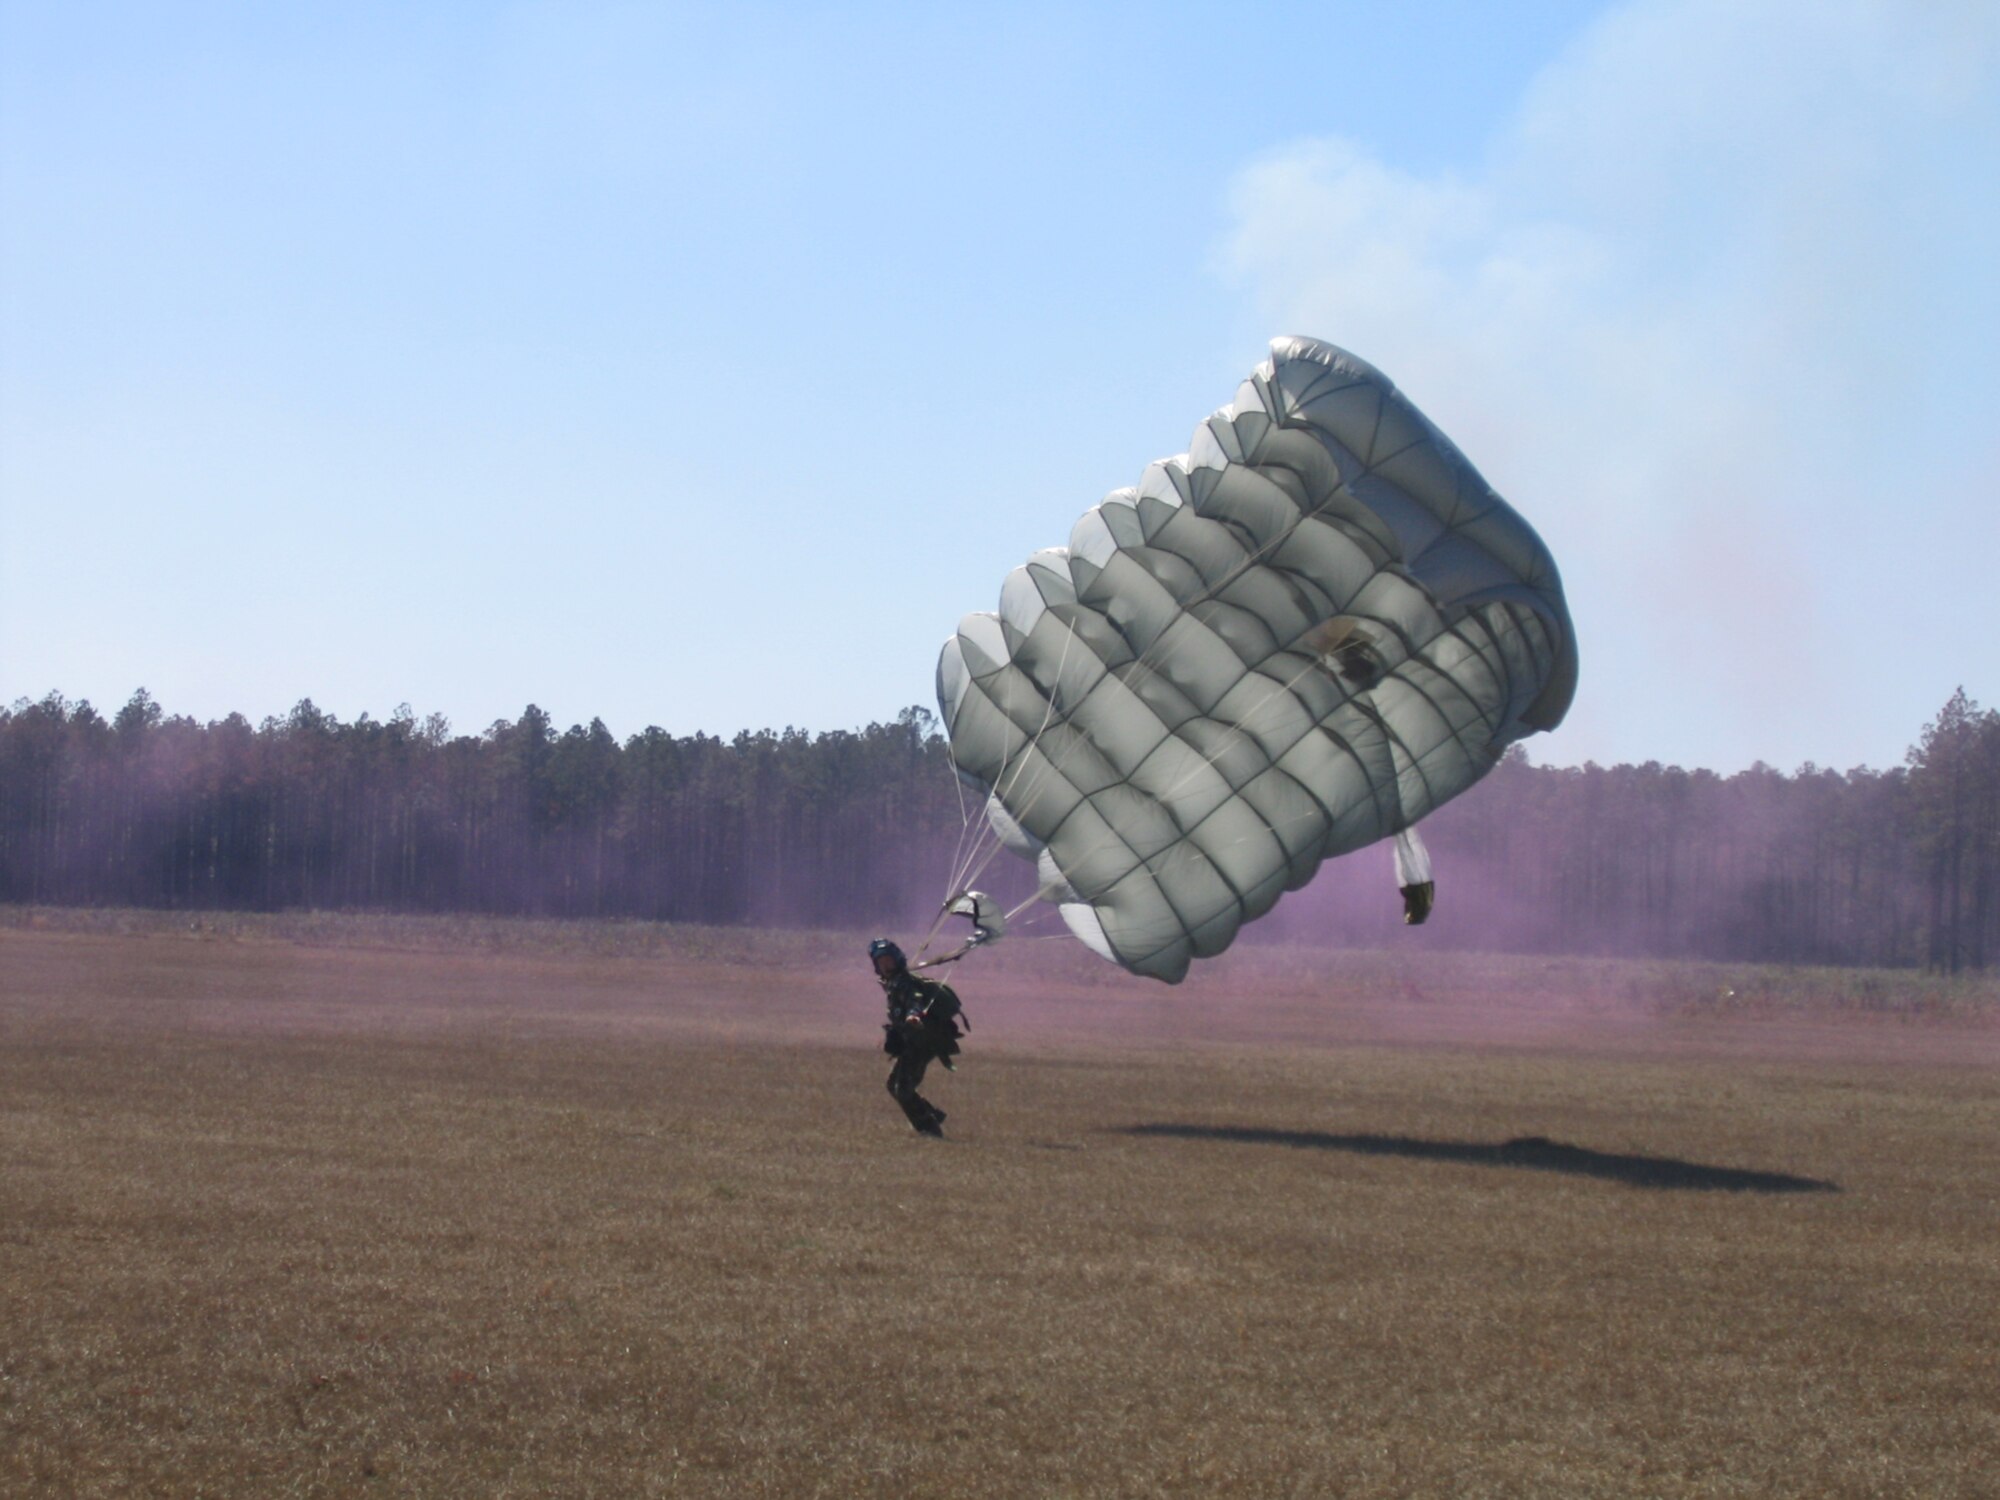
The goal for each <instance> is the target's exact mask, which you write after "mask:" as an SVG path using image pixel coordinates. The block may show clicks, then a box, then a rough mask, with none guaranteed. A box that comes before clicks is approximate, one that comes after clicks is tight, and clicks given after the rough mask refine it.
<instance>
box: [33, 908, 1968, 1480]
mask: <svg viewBox="0 0 2000 1500" xmlns="http://www.w3.org/2000/svg"><path fill="white" fill-rule="evenodd" d="M978 965H979V966H978V967H971V966H968V971H967V972H965V973H964V974H963V975H962V984H961V988H962V990H963V992H964V994H965V995H966V998H967V1001H968V1005H969V1008H970V1010H971V1014H972V1018H973V1022H974V1025H975V1030H974V1033H973V1035H972V1037H971V1039H970V1042H969V1045H968V1049H967V1056H966V1058H965V1060H964V1065H963V1066H962V1068H961V1070H960V1071H959V1073H958V1074H957V1075H956V1076H951V1077H945V1076H941V1075H938V1082H937V1086H936V1087H935V1088H934V1089H931V1090H929V1092H931V1093H932V1095H933V1097H934V1098H936V1099H937V1100H938V1102H939V1103H940V1104H942V1105H943V1106H944V1107H945V1108H946V1109H947V1110H949V1111H950V1112H951V1117H952V1118H951V1123H950V1125H949V1126H948V1127H947V1129H948V1131H949V1135H950V1139H948V1140H945V1141H942V1142H937V1141H929V1140H925V1139H922V1138H920V1137H918V1136H916V1135H914V1134H912V1133H910V1132H909V1131H908V1130H907V1128H906V1127H904V1126H903V1125H902V1122H901V1119H900V1117H899V1116H898V1115H897V1114H896V1112H895V1110H894V1108H893V1106H892V1104H891V1102H890V1101H889V1099H888V1098H887V1097H886V1096H885V1095H884V1093H883V1092H882V1079H883V1076H884V1074H885V1073H886V1060H885V1059H883V1058H881V1057H880V1056H879V1054H878V1053H877V1051H876V1047H875V1041H876V1037H877V1035H878V1034H877V1032H876V1031H875V1026H876V1022H877V1019H878V1016H877V1012H878V1010H879V1002H878V999H877V996H876V994H875V991H874V987H873V985H872V983H871V982H870V980H869V977H868V974H867V970H866V966H865V961H864V960H863V959H862V958H861V957H860V954H859V952H858V948H857V946H856V944H854V943H853V941H852V940H849V939H839V938H832V937H824V936H812V935H783V934H744V933H720V934H719V933H713V932H710V933H703V932H698V931H687V930H665V929H658V928H646V927H637V926H632V927H589V926H583V925H576V926H566V925H562V924H552V923H511V924H510V923H499V922H453V921H435V922H424V921H416V920H408V921H405V920H392V919H387V918H366V917H355V918H331V917H296V918H269V919H250V918H235V919H222V920H219V921H218V920H204V921H202V922H200V923H197V924H195V925H193V926H190V925H189V924H188V922H187V920H186V919H185V918H182V919H168V918H165V917H154V916H143V915H137V914H76V913H62V912H39V911H22V910H18V909H15V910H11V911H5V912H0V1493H4V1494H6V1495H9V1496H28V1495H50V1496H125V1495H169V1496H183V1495H185V1496H208V1495H213V1496H278V1495H293V1494H310V1495H340V1496H350V1495H375V1494H379V1495H418V1496H433V1495H435V1496H461V1495H462V1496H481V1497H498V1496H572V1495H573V1496H594V1495H601V1496H620V1495H725V1494H726V1495H788V1496H789V1495H813V1494H823V1495H884V1496H897V1497H907V1496H925V1495H937V1496H977V1495H1033V1496H1040V1495H1206V1494H1241V1495H1298V1496H1326V1495H1354V1496H1367V1495H1449V1496H1475V1495H1520V1496H1565V1495H1605V1496H1629V1495H1645V1496H1683V1495H1756V1496H1762V1495H1800V1496H1808V1495H1810V1496H1838V1495H1856V1496H1860V1495H1870V1496H1876V1495H1880V1496H1899V1495H1968V1496H1969V1495H1993V1494H2000V1150H1997V1149H1996V1143H2000V1029H1997V1028H1996V1025H1995V1020H1996V1015H1997V1014H2000V997H1996V995H1995V993H1994V992H1993V990H1992V988H1991V987H1990V986H1989V987H1987V988H1985V989H1982V988H1981V987H1980V986H1978V985H1970V984H1961V985H1948V984H1943V983H1932V982H1926V981H1923V980H1921V979H1919V978H1916V977H1913V976H1884V975H1833V974H1821V975H1817V976H1815V975H1812V974H1808V973H1793V972H1785V971H1752V970H1742V971H1732V970H1727V969H1721V968H1712V967H1706V966H1693V965H1681V966H1674V965H1644V964H1620V963H1614V962H1608V961H1606V962H1590V961H1581V960H1575V961H1569V960H1565V961H1548V960H1531V959H1511V960H1498V959H1474V958H1465V957H1449V956H1443V955H1405V956H1403V957H1400V958H1399V957H1396V956H1393V955H1381V954H1347V955H1342V954H1334V953H1306V952H1303V951H1297V952H1265V953H1249V954H1241V955H1234V954H1233V955H1231V956H1229V957H1228V958H1226V959H1224V960H1222V961H1220V962H1218V963H1216V964H1214V965H1211V966H1210V967H1209V968H1208V969H1207V970H1205V971H1204V972H1202V973H1201V974H1200V975H1198V976H1197V978H1196V979H1194V980H1192V981H1190V983H1189V984H1188V985H1186V986H1183V987H1182V988H1180V989H1178V990H1168V989H1165V988H1163V987H1160V986H1157V985H1143V986H1142V985H1139V984H1136V983H1133V982H1126V981H1121V980H1119V979H1118V978H1117V977H1116V976H1115V975H1114V974H1113V973H1112V972H1111V971H1109V970H1108V969H1107V968H1105V966H1102V965H1099V964H1097V962H1096V960H1094V959H1090V958H1088V956H1087V955H1081V954H1080V953H1079V952H1077V951H1075V950H1072V949H1071V948H1067V947H1064V946H1063V945H1059V944H1044V945H1036V944H1022V945H1019V946H1018V947H1016V948H1014V949H1012V950H1011V951H1010V950H1009V949H1008V948H1007V947H1005V946H1004V945H1003V947H1002V948H1001V949H998V950H996V951H995V952H994V953H992V954H990V955H985V954H982V955H980V956H979V960H978Z"/></svg>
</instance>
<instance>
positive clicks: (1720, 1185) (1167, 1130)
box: [1119, 1125, 1840, 1193]
mask: <svg viewBox="0 0 2000 1500" xmlns="http://www.w3.org/2000/svg"><path fill="white" fill-rule="evenodd" d="M1119 1134H1121V1135H1146V1136H1172V1137H1176V1138H1179V1139H1183V1140H1193V1141H1239V1142H1243V1143H1246V1144H1249V1145H1253V1146H1293V1147H1298V1148H1301V1149H1304V1150H1309V1151H1351V1152H1354V1153H1355V1154H1356V1155H1358V1156H1409V1157H1415V1158H1417V1159H1418V1160H1420V1161H1453V1162H1464V1163H1468V1164H1470V1165H1472V1166H1476V1167H1526V1168H1529V1169H1530V1170H1533V1171H1537V1172H1568V1173H1570V1174H1572V1175H1573V1176H1577V1177H1606V1178H1609V1179H1610V1180H1611V1181H1613V1182H1622V1183H1624V1184H1625V1185H1626V1186H1628V1187H1642V1188H1692V1189H1698V1190H1701V1191H1706V1192H1726V1193H1837V1192H1839V1191H1840V1185H1839V1184H1838V1183H1833V1182H1822V1181H1821V1180H1820V1179H1818V1178H1817V1177H1794V1176H1792V1175H1791V1174H1790V1173H1789V1172H1747V1171H1744V1170H1742V1169H1741V1168H1739V1167H1710V1166H1704V1165H1703V1164H1702V1163H1700V1162H1692V1161H1680V1160H1678V1159H1676V1158H1674V1157H1671V1156H1621V1155H1617V1154H1615V1153H1612V1152H1608V1151H1592V1150H1591V1149H1590V1148H1589V1147H1587V1146H1566V1145H1564V1144H1563V1143H1562V1142H1561V1141H1551V1140H1548V1139H1546V1138H1545V1137H1543V1136H1539V1135H1529V1136H1520V1137H1517V1138H1516V1139H1514V1140H1511V1141H1507V1142H1504V1143H1502V1144H1501V1145H1498V1146H1486V1145H1481V1144H1479V1143H1477V1142H1474V1141H1425V1140H1418V1139H1416V1138H1415V1137H1412V1136H1405V1135H1329V1134H1326V1133H1325V1132H1323V1131H1318V1130H1270V1129H1265V1128H1262V1127H1259V1126H1254V1125H1127V1126H1125V1127H1123V1128H1122V1129H1121V1130H1120V1131H1119Z"/></svg>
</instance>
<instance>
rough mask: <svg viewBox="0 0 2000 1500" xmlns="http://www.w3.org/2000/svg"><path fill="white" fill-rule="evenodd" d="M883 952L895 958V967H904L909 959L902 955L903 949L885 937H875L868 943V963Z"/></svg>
mask: <svg viewBox="0 0 2000 1500" xmlns="http://www.w3.org/2000/svg"><path fill="white" fill-rule="evenodd" d="M885 953H886V954H888V955H889V957H891V958H893V959H895V960H896V967H897V968H899V969H900V968H903V967H905V966H906V965H907V963H908V962H909V960H907V959H906V958H904V957H903V950H902V949H901V948H898V947H897V946H896V945H895V944H894V943H892V942H890V941H889V940H888V939H887V938H877V939H875V941H874V942H872V943H870V944H869V945H868V961H869V962H870V963H873V962H875V960H876V959H878V958H880V957H881V956H882V955H883V954H885Z"/></svg>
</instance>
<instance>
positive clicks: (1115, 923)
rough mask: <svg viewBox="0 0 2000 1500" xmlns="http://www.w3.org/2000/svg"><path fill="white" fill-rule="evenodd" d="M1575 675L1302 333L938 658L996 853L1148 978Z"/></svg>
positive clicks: (1513, 582) (1461, 495)
mask: <svg viewBox="0 0 2000 1500" xmlns="http://www.w3.org/2000/svg"><path fill="white" fill-rule="evenodd" d="M1575 685H1576V646H1575V642H1574V639H1573V637H1572V634H1571V629H1570V620H1569V612H1568V609H1567V607H1566V606H1565V604H1564V602H1563V592H1562V584H1561V581H1560V580H1559V578H1558V577H1557V574H1556V567H1555V563H1554V561H1553V560H1552V559H1551V558H1550V556H1549V553H1548V549H1547V548H1545V547H1544V546H1543V545H1542V542H1541V539H1540V538H1539V537H1537V536H1536V535H1535V533H1534V531H1533V529H1532V528H1530V527H1529V525H1528V524H1527V522H1525V521H1524V520H1522V519H1521V517H1520V516H1519V515H1517V514H1516V513H1515V512H1514V510H1513V509H1512V508H1511V507H1510V506H1509V505H1508V504H1507V503H1506V502H1505V501H1503V500H1502V499H1501V498H1500V497H1499V496H1498V495H1496V494H1494V493H1493V491H1492V490H1491V489H1490V488H1489V487H1488V486H1487V484H1486V481H1485V480H1483V479H1481V478H1480V477H1479V473H1478V471H1477V470H1475V469H1474V468H1473V467H1472V465H1471V464H1469V463H1467V462H1466V461H1465V459H1464V458H1463V457H1461V456H1460V454H1459V452H1458V450H1457V449H1456V448H1455V447H1454V446H1453V445H1452V443H1451V441H1450V439H1448V438H1446V437H1445V435H1444V434H1443V433H1442V432H1440V431H1438V429H1437V428H1436V427H1434V426H1432V425H1431V423H1430V422H1429V421H1428V420H1427V419H1426V418H1425V417H1424V415H1423V414H1422V413H1421V412H1419V411H1418V410H1417V409H1416V408H1415V407H1414V406H1412V405H1411V404H1410V403H1409V401H1408V400H1406V399H1405V398H1404V397H1403V396H1402V394H1401V393H1400V392H1398V391H1397V390H1396V388H1395V386H1393V385H1392V384H1391V383H1390V382H1389V381H1388V380H1387V379H1386V378H1385V377H1384V376H1383V375H1382V374H1381V373H1380V372H1379V371H1377V370H1375V369H1374V368H1373V367H1372V366H1370V365H1369V364H1367V363H1366V362H1365V361H1363V360H1360V359H1357V358H1356V357H1355V356H1353V355H1351V354H1349V353H1347V352H1346V351H1345V350H1342V349H1338V348H1335V347H1334V346H1333V345H1331V344H1325V343H1321V342H1319V341H1317V340H1314V339H1306V338H1282V339H1277V340H1275V341H1274V342H1273V343H1272V345H1271V357H1270V359H1268V360H1267V361H1266V362H1265V363H1264V364H1262V365H1260V366H1259V367H1258V369H1257V370H1256V372H1255V373H1254V374H1252V375H1251V377H1250V379H1249V380H1248V381H1246V382H1245V383H1244V384H1243V386H1242V387H1241V388H1240V389H1239V390H1238V391H1237V393H1236V399H1235V401H1234V402H1232V403H1231V404H1230V405H1228V406H1226V407H1224V408H1223V409H1222V410H1221V411H1219V412H1217V413H1216V414H1215V415H1214V416H1212V417H1210V418H1209V419H1208V420H1207V421H1206V422H1204V423H1203V424H1202V425H1201V426H1200V427H1198V428H1197V429H1195V434H1194V438H1193V440H1192V443H1191V444H1190V447H1189V450H1188V452H1187V453H1185V454H1182V455H1179V456H1176V457H1174V458H1168V459H1163V460H1161V461H1159V462H1158V463H1154V464H1152V465H1150V466H1149V467H1148V468H1147V469H1146V471H1145V474H1144V476H1143V477H1142V478H1141V479H1140V481H1139V484H1138V487H1137V488H1135V489H1123V490H1116V491H1114V492H1113V493H1111V494H1109V495H1107V496H1106V497H1105V498H1104V500H1103V502H1102V503H1101V504H1099V505H1098V506H1096V507H1095V508H1094V509H1092V510H1090V511H1089V512H1087V513H1086V514H1085V515H1084V517H1083V519H1082V520H1080V521H1079V522H1078V523H1077V525H1076V529H1075V531H1074V532H1072V533H1071V535H1070V540H1069V545H1068V546H1067V547H1052V548H1049V549H1048V550H1046V551H1043V552H1037V553H1036V554H1035V555H1034V556H1033V557H1031V558H1029V559H1028V561H1027V563H1026V564H1025V565H1023V566H1022V567H1019V568H1016V569H1015V570H1014V571H1013V572H1012V573H1010V574H1009V575H1008V576H1007V580H1006V582H1005V583H1004V584H1003V585H1002V587H1001V590H1000V609H999V611H998V613H994V614H985V613H982V614H973V615H968V616H966V618H965V619H964V620H963V621H962V622H961V623H960V625H959V627H958V633H957V634H956V635H955V636H954V637H953V638H952V639H951V640H950V641H948V642H946V644H945V648H944V653H943V656H942V657H941V658H940V660H939V662H938V703H939V706H940V707H941V708H942V710H943V713H944V723H945V726H946V729H947V732H948V733H949V735H950V741H951V755H952V760H953V761H954V763H955V764H956V765H957V767H958V769H959V772H960V774H961V775H962V776H964V777H965V778H966V779H967V780H969V781H970V782H972V783H974V784H975V785H977V786H979V787H980V788H982V789H983V790H984V791H985V792H986V793H987V794H988V795H987V804H986V811H987V816H988V818H989V819H990V820H991V822H992V825H993V827H994V829H995V831H996V832H997V833H998V834H999V836H1000V838H1001V839H1002V840H1003V841H1004V842H1005V843H1006V844H1007V845H1008V847H1010V848H1011V849H1013V850H1014V851H1015V852H1017V853H1019V854H1022V855H1024V856H1026V857H1028V858H1030V859H1033V860H1034V861H1036V863H1037V865H1038V866H1039V873H1040V878H1041V884H1042V894H1043V896H1044V897H1046V898H1047V899H1049V900H1053V901H1055V902H1058V903H1059V904H1060V907H1061V911H1062V914H1063V917H1064V919H1065V920H1066V921H1067V922H1068V924H1069V927H1070V929H1071V931H1073V932H1074V933H1075V934H1076V935H1077V936H1078V937H1079V938H1081V939H1082V940H1083V941H1084V942H1086V943H1088V944H1089V945H1090V946H1091V947H1092V948H1094V949H1096V950H1097V951H1098V952H1099V953H1101V954H1103V955H1104V956H1105V957H1106V958H1109V959H1111V960H1113V961H1114V962H1116V963H1119V964H1122V965H1124V966H1125V967H1126V968H1128V969H1130V970H1132V971H1133V972H1134V973H1138V974H1148V975H1153V976H1156V977H1158V978H1160V979H1165V980H1168V981H1170V982H1171V981H1176V980H1179V979H1180V978H1181V977H1182V976H1183V975H1185V974H1186V972H1187V968H1188V963H1189V961H1190V960H1192V959H1195V958H1204V957H1208V956H1210V955H1212V954H1216V953H1219V952H1221V951H1222V950H1223V949H1224V948H1226V947H1227V946H1228V945H1229V943H1230V941H1231V939H1233V938H1234V937H1235V935H1236V932H1237V929H1238V928H1240V927H1241V926H1242V925H1243V923H1245V922H1248V921H1252V920H1254V919H1255V918H1257V917H1259V916H1261V915H1263V914H1264V913H1265V912H1266V911H1268V910H1270V908H1271V906H1272V905H1273V904H1274V903H1275V902H1276V901H1277V899H1278V897H1279V896H1280V895H1282V894H1283V893H1284V892H1285V891H1287V890H1295V889H1297V888H1298V887H1300V886H1302V885H1304V884H1305V883H1306V882H1307V881H1308V880H1310V879H1311V878H1312V875H1313V872H1314V871H1315V870H1316V869H1317V868H1318V867H1319V864H1320V861H1321V860H1323V859H1326V858H1329V857H1330V856H1333V855H1337V854H1344V853H1346V852H1348V851H1350V850H1354V849H1359V848H1361V847H1362V846H1363V845H1366V844H1371V843H1374V842H1375V841H1376V840H1378V839H1383V838H1387V837H1389V836H1391V835H1394V834H1397V833H1399V832H1401V831H1402V830H1403V829H1405V828H1408V827H1409V826H1410V825H1412V824H1414V823H1416V822H1417V820H1419V819H1420V818H1423V817H1424V816H1426V815H1427V814H1428V813H1430V812H1431V811H1432V810H1433V809H1435V808H1437V807H1439V806H1440V805H1442V804H1443V803H1445V802H1447V801H1449V800H1450V799H1451V798H1453V797H1455V796H1457V795H1458V794H1459V793H1460V792H1462V791H1464V790H1465V789H1466V788H1467V787H1469V786H1471V785H1472V784H1473V783H1474V782H1475V781H1477V780H1478V779H1479V778H1480V777H1481V776H1482V775H1484V774H1485V773H1486V772H1487V771H1488V770H1489V769H1490V768H1491V767H1492V766H1493V765H1494V763H1495V762H1496V761H1498V760H1499V758H1500V755H1501V753H1502V752H1503V751H1504V750H1505V749H1506V748H1507V746H1508V745H1510V744H1511V743H1513V742H1514V741H1515V740H1518V739H1521V738H1523V737H1524V736H1526V735H1528V734H1531V733H1533V732H1535V731H1537V730H1544V729H1553V728H1554V727H1555V726H1556V725H1557V724H1558V723H1560V722H1561V720H1562V717H1563V714H1564V713H1565V712H1566V711H1567V710H1568V707H1569V702H1570V698H1571V695H1572V694H1573V692H1574V691H1575ZM1426 873H1427V872H1426Z"/></svg>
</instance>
